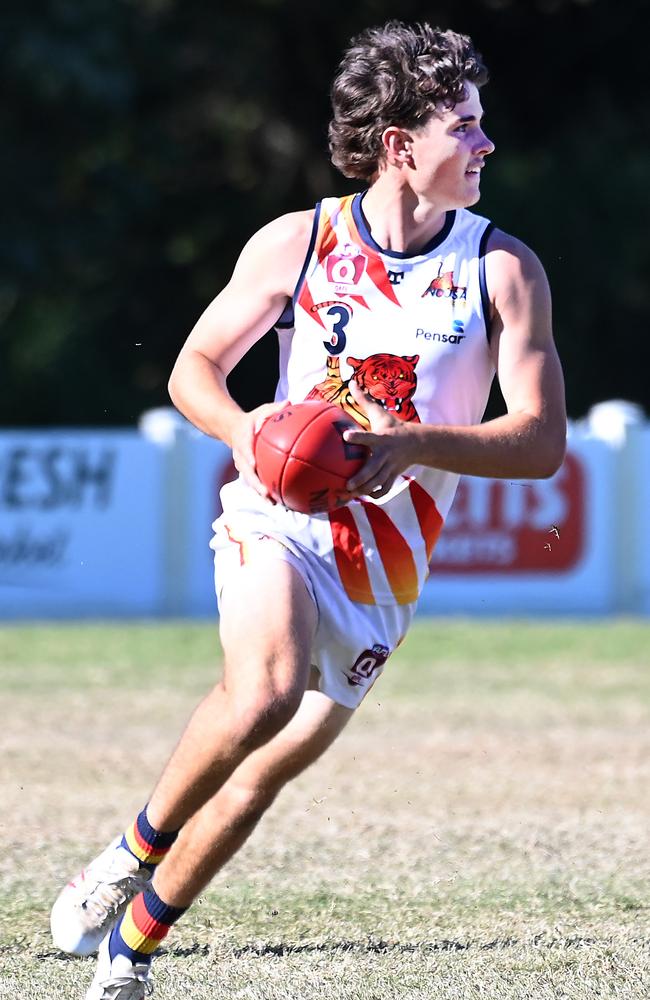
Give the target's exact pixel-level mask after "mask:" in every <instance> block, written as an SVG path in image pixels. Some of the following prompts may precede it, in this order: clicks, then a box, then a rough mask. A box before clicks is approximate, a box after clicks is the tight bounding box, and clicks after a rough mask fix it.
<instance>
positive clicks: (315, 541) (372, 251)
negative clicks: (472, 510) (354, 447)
mask: <svg viewBox="0 0 650 1000" xmlns="http://www.w3.org/2000/svg"><path fill="white" fill-rule="evenodd" d="M362 205H363V196H362V195H350V196H348V197H345V198H327V199H325V200H323V201H322V202H321V203H320V204H319V205H318V206H317V208H316V214H315V219H314V228H313V232H312V238H311V244H310V247H309V251H308V253H307V258H306V260H305V264H304V267H303V272H302V274H301V277H300V281H299V283H298V287H297V288H296V292H295V295H294V298H293V301H292V302H291V303H290V305H289V306H288V307H287V309H286V310H285V312H284V313H283V315H282V316H281V317H280V319H279V321H278V323H277V325H276V329H277V333H278V337H279V343H280V379H279V382H278V387H277V391H276V399H278V400H279V399H289V400H291V402H294V403H295V402H298V401H300V400H303V399H325V400H328V401H330V402H333V403H336V404H337V405H338V406H340V407H341V408H342V409H343V410H344V411H345V412H347V413H349V414H350V415H351V416H353V417H354V418H355V419H356V420H358V421H359V422H360V423H361V424H362V425H363V426H366V427H367V426H368V422H367V419H366V418H365V416H364V414H362V413H360V411H359V410H358V408H357V406H356V404H355V402H354V399H353V397H352V395H351V393H350V391H349V383H350V381H351V380H352V379H355V380H356V381H357V383H358V384H359V385H360V386H361V387H362V388H363V389H364V390H365V392H366V393H368V394H370V395H371V396H372V397H373V398H374V399H376V400H377V401H378V402H380V403H381V404H382V405H383V406H384V407H385V409H386V410H388V411H389V412H390V413H392V414H393V415H394V416H396V417H397V418H399V419H401V420H405V421H409V420H412V421H419V422H421V423H427V424H446V425H457V426H458V425H465V426H467V425H469V424H476V423H479V422H480V421H481V418H482V416H483V413H484V410H485V406H486V403H487V399H488V395H489V391H490V386H491V383H492V380H493V378H494V374H495V372H494V365H493V362H492V358H491V355H490V350H489V343H488V333H489V331H488V328H487V326H488V320H486V317H488V316H489V313H488V299H487V292H486V288H485V276H484V251H485V245H486V242H487V236H488V234H489V231H490V230H491V228H492V227H491V224H490V223H489V222H488V221H487V219H484V218H481V217H480V216H478V215H474V214H473V213H471V212H468V211H466V210H464V209H461V210H458V211H454V212H448V213H447V216H446V221H445V225H444V227H443V229H442V231H441V232H439V233H438V234H437V235H436V237H435V238H434V240H432V242H431V243H430V244H429V245H428V246H427V247H425V248H424V249H423V250H422V251H421V252H420V253H418V254H416V255H415V256H409V255H408V254H404V253H396V252H393V251H390V252H389V251H386V250H383V249H382V248H381V247H379V246H378V245H377V243H375V241H374V240H373V238H372V236H371V234H370V231H369V228H368V225H367V223H366V221H365V218H364V215H363V208H362ZM458 479H459V477H458V475H456V474H455V473H450V472H444V471H442V470H440V469H433V468H428V467H426V466H422V465H414V466H412V467H411V468H409V469H407V470H406V471H405V472H404V474H403V475H402V476H400V477H399V478H398V480H397V481H396V482H395V484H394V486H393V487H392V489H391V491H390V493H388V494H387V495H386V496H385V497H382V498H381V499H379V500H376V501H373V500H370V499H366V498H363V499H361V500H355V501H353V502H352V503H351V504H349V505H348V506H346V507H343V508H341V509H339V510H336V511H333V512H331V513H330V514H321V515H316V516H308V515H305V514H297V513H295V512H293V511H288V510H285V509H283V508H281V507H271V506H270V505H269V504H268V502H266V501H264V500H262V499H261V498H259V497H258V496H257V494H255V493H254V491H253V490H251V489H250V488H249V487H247V486H245V484H243V482H242V481H237V482H236V483H232V484H229V485H228V486H226V487H224V489H223V491H222V503H223V506H224V512H225V514H226V518H227V521H228V524H231V523H232V522H233V518H234V519H237V512H240V513H241V514H245V516H246V517H247V518H249V519H250V517H251V515H252V516H253V517H254V518H255V516H256V514H259V515H260V517H262V518H263V520H264V527H262V528H261V530H263V531H264V532H265V533H266V534H269V535H273V533H274V531H273V526H274V525H275V527H276V529H277V534H278V536H282V537H283V538H284V539H285V540H286V538H287V537H288V538H289V539H294V540H295V542H296V543H297V546H298V547H300V546H305V547H307V548H308V549H310V550H311V551H314V552H316V553H317V554H318V555H319V556H320V557H321V558H322V559H323V560H324V561H325V563H326V564H327V565H328V567H329V570H330V571H331V573H332V574H333V575H335V576H337V577H338V578H339V579H340V581H341V583H342V584H343V587H344V589H345V591H346V593H347V595H348V597H349V598H350V599H351V600H353V601H357V602H360V603H363V604H410V603H412V602H413V601H415V600H417V597H418V594H419V592H420V590H421V589H422V586H423V584H424V581H425V579H426V577H427V574H428V566H429V560H430V557H431V552H432V549H433V546H434V545H435V542H436V539H437V537H438V535H439V533H440V529H441V528H442V525H443V522H444V519H445V517H446V515H447V512H448V510H449V508H450V506H451V503H452V500H453V498H454V494H455V492H456V487H457V485H458ZM269 518H270V523H269ZM248 523H249V524H250V520H248ZM233 528H235V525H234V524H233Z"/></svg>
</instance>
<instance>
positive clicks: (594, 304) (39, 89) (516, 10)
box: [0, 0, 650, 426]
mask: <svg viewBox="0 0 650 1000" xmlns="http://www.w3.org/2000/svg"><path fill="white" fill-rule="evenodd" d="M642 6H643V5H642V3H641V0H628V2H626V3H625V4H618V5H617V7H616V13H615V16H614V15H613V14H612V5H611V4H609V3H607V2H606V0H591V2H589V0H581V2H578V0H537V2H536V3H532V2H531V3H524V2H520V3H519V2H514V0H512V2H508V0H482V2H480V0H466V2H455V3H452V2H451V0H449V2H441V3H438V4H434V5H433V6H431V5H430V4H423V3H421V2H415V0H403V3H402V5H401V7H400V16H401V17H402V18H403V19H405V20H414V19H427V20H430V21H432V22H433V23H438V24H439V25H440V26H442V27H453V28H455V29H456V30H459V31H463V32H467V33H469V34H471V35H472V37H473V38H474V40H475V42H476V44H477V46H478V48H479V49H480V50H481V51H482V53H483V55H484V57H485V59H486V61H487V64H488V66H489V67H490V71H491V83H490V84H489V85H488V87H487V88H486V89H485V91H484V93H483V100H484V103H485V106H486V112H487V118H486V122H487V125H488V131H489V132H490V134H491V136H492V138H493V139H494V140H495V142H496V145H497V153H496V154H495V156H494V157H493V159H492V161H491V162H490V166H489V169H488V170H487V171H486V174H485V176H484V180H483V190H484V196H483V199H482V201H481V204H480V206H479V211H480V212H481V213H482V214H485V215H488V216H490V217H491V218H493V219H494V220H495V221H496V222H497V224H498V225H500V226H501V227H502V228H504V229H506V230H509V231H512V232H514V233H515V234H516V235H518V236H520V237H521V238H522V239H524V240H525V241H526V242H528V243H529V244H530V245H531V246H532V247H533V248H534V249H535V250H536V251H537V252H538V254H539V255H540V257H541V258H542V260H543V261H544V263H545V265H546V267H547V270H548V273H549V277H550V279H551V284H552V287H553V291H554V299H555V316H556V324H555V326H556V335H557V340H558V343H559V346H560V351H561V354H562V357H563V361H564V364H565V369H566V375H567V391H568V400H569V409H570V413H571V414H572V416H580V415H581V414H583V413H584V412H585V411H586V409H588V407H589V406H590V405H591V404H592V403H594V402H596V401H598V400H600V399H604V398H612V397H625V398H628V399H633V400H636V401H639V402H642V403H643V404H644V405H645V406H646V408H647V409H650V388H649V386H650V382H649V380H648V378H647V374H646V373H647V370H648V367H649V362H650V347H649V346H648V344H649V337H648V327H649V326H650V283H649V282H648V281H647V278H646V275H647V274H648V271H649V270H650V267H649V264H650V261H649V257H650V253H649V250H648V239H647V233H648V231H649V229H650V226H649V223H650V220H649V219H648V199H647V194H646V186H647V178H648V176H650V145H649V144H648V140H647V134H646V133H647V108H646V100H645V90H646V83H645V72H644V67H643V66H642V60H641V58H640V56H639V53H638V49H639V48H640V47H641V44H642V40H641V39H640V37H639V35H640V32H641V7H642ZM394 13H395V10H394V5H390V4H388V3H387V2H385V0H357V2H356V3H355V4H345V5H341V9H340V11H339V10H337V9H336V6H334V7H332V6H331V5H314V6H312V5H309V4H305V3H304V0H300V2H298V0H241V2H240V3H239V4H237V5H230V4H228V5H226V4H206V3H205V2H200V3H199V2H198V0H182V2H181V0H84V3H83V4H80V3H78V2H77V0H45V2H43V3H39V4H35V3H30V2H29V0H27V2H25V0H23V2H21V3H18V0H7V2H6V3H5V4H4V5H3V13H2V15H1V20H2V23H1V27H2V31H1V32H0V57H1V59H2V65H3V67H4V71H5V74H4V75H5V79H4V86H3V98H2V107H1V108H0V124H1V127H2V135H3V152H4V155H3V157H2V161H1V165H0V170H1V171H2V185H3V192H4V204H3V213H2V217H3V226H2V232H3V238H2V241H1V243H0V255H1V256H0V259H1V276H0V322H1V327H0V338H1V344H2V359H3V364H2V375H1V382H0V389H1V391H0V424H1V425H4V426H21V425H22V426H27V425H31V426H35V425H62V424H68V425H70V424H81V425H99V424H105V425H111V424H112V425H114V424H125V423H126V424H131V423H133V422H134V421H135V420H136V419H137V417H138V416H139V414H140V413H141V412H142V411H143V410H145V409H147V408H149V407H152V406H158V405H167V403H168V400H167V393H166V382H167V377H168V374H169V371H170V369H171V366H172V364H173V360H174V358H175V356H176V353H177V351H178V349H179V347H180V345H181V343H182V341H183V340H184V338H185V336H186V335H187V333H188V332H189V329H190V328H191V326H192V325H193V322H194V320H195V319H196V317H197V316H198V314H199V313H200V312H201V310H202V309H203V308H204V307H205V306H206V305H207V303H208V302H209V300H210V299H211V298H212V297H213V296H214V295H215V294H216V292H217V291H218V290H219V288H220V287H221V286H222V284H223V283H224V282H225V281H226V280H227V278H228V276H229V273H230V270H231V268H232V265H233V263H234V260H235V257H236V255H237V253H238V251H239V249H240V247H241V245H242V244H243V243H244V242H245V240H246V239H247V238H248V237H249V236H250V234H251V233H252V232H253V231H254V230H255V229H257V228H258V227H259V226H260V225H261V224H263V223H264V222H266V221H268V220H269V219H270V218H272V217H273V216H276V215H279V214H281V213H282V212H285V211H289V210H293V209H297V208H305V207H308V206H309V205H311V204H313V203H314V201H315V200H316V199H317V198H319V197H321V196H322V195H324V194H331V193H344V192H346V191H349V190H351V189H352V188H351V187H350V182H348V181H345V180H344V179H343V178H341V177H340V176H339V175H338V174H336V173H335V172H334V170H333V169H332V168H331V167H330V165H329V163H328V158H327V149H326V145H327V144H326V132H327V122H328V113H329V107H328V87H329V82H330V80H331V78H332V76H333V73H334V71H335V68H336V64H337V62H338V59H339V56H340V52H341V49H342V47H343V46H344V45H345V43H346V41H347V39H348V38H349V37H350V36H351V35H352V34H354V33H356V32H357V31H358V30H360V29H361V28H363V27H365V26H367V25H369V24H378V23H381V22H383V21H384V20H386V19H388V18H389V17H392V16H394ZM273 359H274V344H273V342H272V339H271V338H265V339H264V341H263V342H262V343H261V344H260V345H258V347H257V348H256V349H255V350H254V351H253V352H252V354H251V355H250V356H249V358H248V359H246V360H245V362H243V363H242V365H241V366H240V369H239V370H238V371H237V372H236V373H235V375H234V377H233V380H232V381H233V388H234V391H235V393H236V395H237V396H238V398H239V399H240V401H241V402H242V403H243V405H245V406H247V407H248V406H252V405H254V404H255V403H256V402H258V401H261V399H262V398H267V397H268V395H269V392H270V391H271V387H272V382H273V378H272V376H273Z"/></svg>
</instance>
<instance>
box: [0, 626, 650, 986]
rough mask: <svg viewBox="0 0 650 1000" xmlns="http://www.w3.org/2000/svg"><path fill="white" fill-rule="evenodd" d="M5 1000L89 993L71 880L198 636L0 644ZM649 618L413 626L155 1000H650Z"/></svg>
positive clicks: (242, 865) (94, 634) (140, 785)
mask: <svg viewBox="0 0 650 1000" xmlns="http://www.w3.org/2000/svg"><path fill="white" fill-rule="evenodd" d="M0 664H1V666H0V677H1V681H2V693H3V697H2V701H3V711H2V728H1V729H0V742H1V744H2V762H1V771H0V817H1V818H0V845H1V851H0V997H1V998H5V997H6V998H9V997H10V998H12V1000H15V998H20V1000H22V998H26V1000H27V998H29V1000H31V998H39V1000H40V998H43V1000H55V998H56V1000H73V998H80V997H83V995H84V991H85V988H86V984H87V983H88V982H89V980H90V978H91V977H92V972H93V962H92V960H87V959H84V960H80V959H76V960H72V959H68V958H66V957H65V956H63V955H62V954H61V953H59V952H57V951H55V950H54V949H53V947H52V944H51V941H50V938H49V929H48V914H49V907H50V905H51V902H52V901H53V899H54V897H55V895H56V893H57V891H58V889H59V887H60V886H61V884H62V883H63V882H64V881H66V880H67V878H68V877H69V876H70V875H71V874H73V872H74V871H75V870H77V869H78V867H79V866H80V864H81V863H83V862H84V861H86V860H88V859H89V858H90V857H91V856H92V855H93V853H95V852H96V850H98V849H99V848H101V847H102V846H103V845H104V843H105V842H106V841H107V840H108V839H109V838H111V837H112V836H114V835H115V833H116V832H118V831H119V830H120V829H121V828H122V827H123V826H124V825H125V824H126V823H127V822H128V821H129V820H130V819H132V817H133V815H134V813H135V812H136V811H137V810H138V809H139V808H141V805H142V803H143V802H144V801H145V799H146V796H147V794H148V792H149V790H150V788H151V785H152V783H153V781H154V780H155V778H156V776H157V773H158V771H159V768H160V766H161V765H162V763H163V760H164V758H165V756H166V754H167V752H168V751H169V750H170V749H171V746H172V744H173V743H174V742H175V739H176V738H177V736H178V734H179V732H180V729H181V727H182V724H183V722H184V721H185V719H186V717H187V715H188V713H189V711H190V709H191V708H192V706H193V705H194V703H195V701H196V700H197V698H198V697H199V696H200V694H201V693H202V692H203V691H205V690H207V689H208V687H209V686H210V684H211V683H212V680H213V678H214V676H215V673H216V670H217V669H218V645H217V636H216V628H215V626H213V625H203V624H198V625H195V624H191V625H190V624H183V623H181V624H168V625H167V624H165V625H161V624H155V625H127V624H119V625H111V626H99V625H98V626H90V625H88V626H60V627H53V626H39V627H32V628H26V627H4V628H0ZM649 792H650V624H648V623H645V624H644V623H639V622H633V621H630V622H626V621H619V622H610V623H595V622H594V623H589V624H575V623H564V622H563V623H543V624H540V623H536V624H533V623H528V622H521V621H517V622H508V623H505V624H496V623H493V622H488V621H475V622H470V621H453V622H452V621H436V620H432V621H429V622H426V621H420V622H419V623H418V624H417V625H416V627H415V628H414V630H413V632H412V634H411V635H410V637H409V638H408V639H407V641H406V642H405V644H404V646H403V647H402V648H401V649H400V651H399V652H398V654H396V655H395V656H394V657H393V658H392V660H391V661H389V664H388V667H387V670H386V673H385V675H384V677H383V678H382V679H381V680H380V681H379V683H378V684H377V685H376V686H375V688H374V689H373V690H372V692H371V693H370V695H369V696H368V698H367V699H366V702H365V703H364V705H363V706H362V708H361V710H360V711H359V713H358V715H357V718H356V719H354V720H353V722H352V723H351V725H350V726H349V727H348V729H347V730H346V731H345V732H344V733H343V735H342V736H341V738H340V740H339V742H338V743H337V744H336V745H335V746H334V747H333V748H332V749H331V750H330V752H329V754H328V755H326V757H325V758H324V759H323V760H322V761H321V762H320V763H319V764H317V765H316V766H315V767H313V768H312V769H311V770H309V771H308V772H307V773H306V774H305V775H303V776H302V777H301V778H300V779H299V780H298V781H297V782H296V783H295V784H293V785H292V786H291V787H289V788H288V789H286V791H285V792H284V793H283V795H282V796H281V797H280V799H279V800H278V802H277V803H276V805H275V807H274V808H273V810H272V811H271V812H270V813H269V814H268V815H267V816H266V817H265V818H264V820H263V821H262V823H261V824H260V826H259V828H258V830H257V831H256V833H255V834H254V836H253V837H252V838H251V840H250V841H249V843H248V844H247V845H246V847H245V848H244V849H243V851H242V852H241V853H240V854H239V855H238V856H237V858H236V859H235V860H234V862H233V863H232V864H231V865H230V866H229V867H228V868H226V869H225V870H224V871H223V872H222V873H221V875H220V876H219V877H218V878H217V879H216V880H215V881H214V883H213V884H212V886H211V888H210V889H209V891H208V892H206V894H205V896H204V897H203V898H202V899H201V900H200V901H199V902H198V903H197V904H196V905H195V907H194V908H193V909H192V910H190V912H189V913H188V914H187V915H186V917H185V918H184V919H183V921H181V923H179V924H178V926H177V927H176V928H175V929H174V931H173V932H172V934H171V935H170V937H169V938H168V941H167V947H166V950H165V952H164V953H163V954H162V955H161V956H160V957H159V958H157V959H156V962H155V964H154V971H155V980H156V993H155V1000H177V998H184V997H187V998H192V1000H208V998H214V1000H226V998H242V1000H244V998H246V1000H285V998H286V1000H289V998H291V1000H294V998H296V1000H298V998H299V1000H312V998H313V1000H393V998H395V1000H397V998H413V1000H415V998H422V1000H424V998H427V1000H429V998H431V1000H442V998H445V1000H446V998H450V1000H451V998H454V1000H474V998H487V1000H515V998H531V1000H547V998H548V1000H551V998H552V1000H556V998H567V1000H569V998H570V1000H586V998H591V997H617V998H620V1000H628V998H642V997H643V998H647V997H648V996H650V843H649V840H650V837H649V831H650V796H649Z"/></svg>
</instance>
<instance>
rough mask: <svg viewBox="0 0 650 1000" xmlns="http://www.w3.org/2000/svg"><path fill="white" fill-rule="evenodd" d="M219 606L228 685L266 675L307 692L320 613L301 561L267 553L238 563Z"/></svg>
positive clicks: (246, 683)
mask: <svg viewBox="0 0 650 1000" xmlns="http://www.w3.org/2000/svg"><path fill="white" fill-rule="evenodd" d="M219 607H220V623H219V630H220V636H221V644H222V648H223V652H224V683H225V686H226V688H228V689H230V690H237V689H245V688H246V687H247V686H249V685H251V684H255V683H257V684H263V682H264V679H265V678H266V679H270V680H271V681H272V682H273V683H274V684H276V686H278V687H279V688H288V687H291V686H295V687H297V688H298V689H299V690H300V693H301V694H302V691H304V689H305V688H306V686H307V684H308V680H309V669H310V664H311V649H312V644H313V640H314V635H315V632H316V626H317V621H318V615H317V611H316V606H315V603H314V599H313V597H312V596H311V594H310V592H309V590H308V588H307V585H306V583H305V581H304V579H303V577H302V576H301V574H300V573H299V572H298V570H297V569H296V568H295V566H293V565H292V564H291V563H290V562H288V561H285V560H284V559H282V558H262V559H257V560H252V561H250V562H248V563H246V564H243V565H240V566H237V567H234V568H233V570H232V572H230V573H229V575H228V579H227V582H226V583H225V584H224V586H223V588H222V591H221V594H220V602H219Z"/></svg>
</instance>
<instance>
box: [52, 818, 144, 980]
mask: <svg viewBox="0 0 650 1000" xmlns="http://www.w3.org/2000/svg"><path fill="white" fill-rule="evenodd" d="M121 843H122V837H121V836H119V837H116V838H115V840H114V841H113V842H112V844H109V846H108V847H107V848H106V850H105V851H102V853H101V854H100V855H99V857H97V858H95V860H94V861H91V863H90V864H89V865H88V867H87V868H84V869H83V870H82V871H81V872H80V873H79V875H77V876H75V878H74V879H72V881H71V882H68V884H67V885H66V887H65V888H64V889H63V890H62V891H61V892H60V894H59V896H58V899H57V900H56V902H55V904H54V906H53V907H52V913H51V916H50V927H51V929H52V940H53V942H54V944H55V945H56V947H57V948H60V949H61V951H66V952H68V954H70V955H92V953H93V952H95V951H97V949H98V948H99V945H100V943H101V941H102V939H103V938H104V937H106V934H107V933H108V931H109V930H110V929H111V928H112V926H113V924H114V923H115V921H116V920H117V919H118V917H119V916H120V914H121V913H123V912H124V910H125V909H126V907H127V905H128V904H129V903H130V901H131V900H132V899H133V897H134V896H137V895H138V893H140V892H142V891H143V890H144V889H147V888H148V887H149V881H150V879H151V872H150V871H149V869H148V868H143V867H142V866H141V865H140V862H139V861H138V859H137V858H135V857H134V856H133V855H132V854H131V852H130V851H127V850H126V848H124V847H121V846H120V844H121ZM116 995H117V994H116ZM120 996H121V994H120ZM124 996H130V994H128V993H125V994H124ZM134 996H137V994H134Z"/></svg>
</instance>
